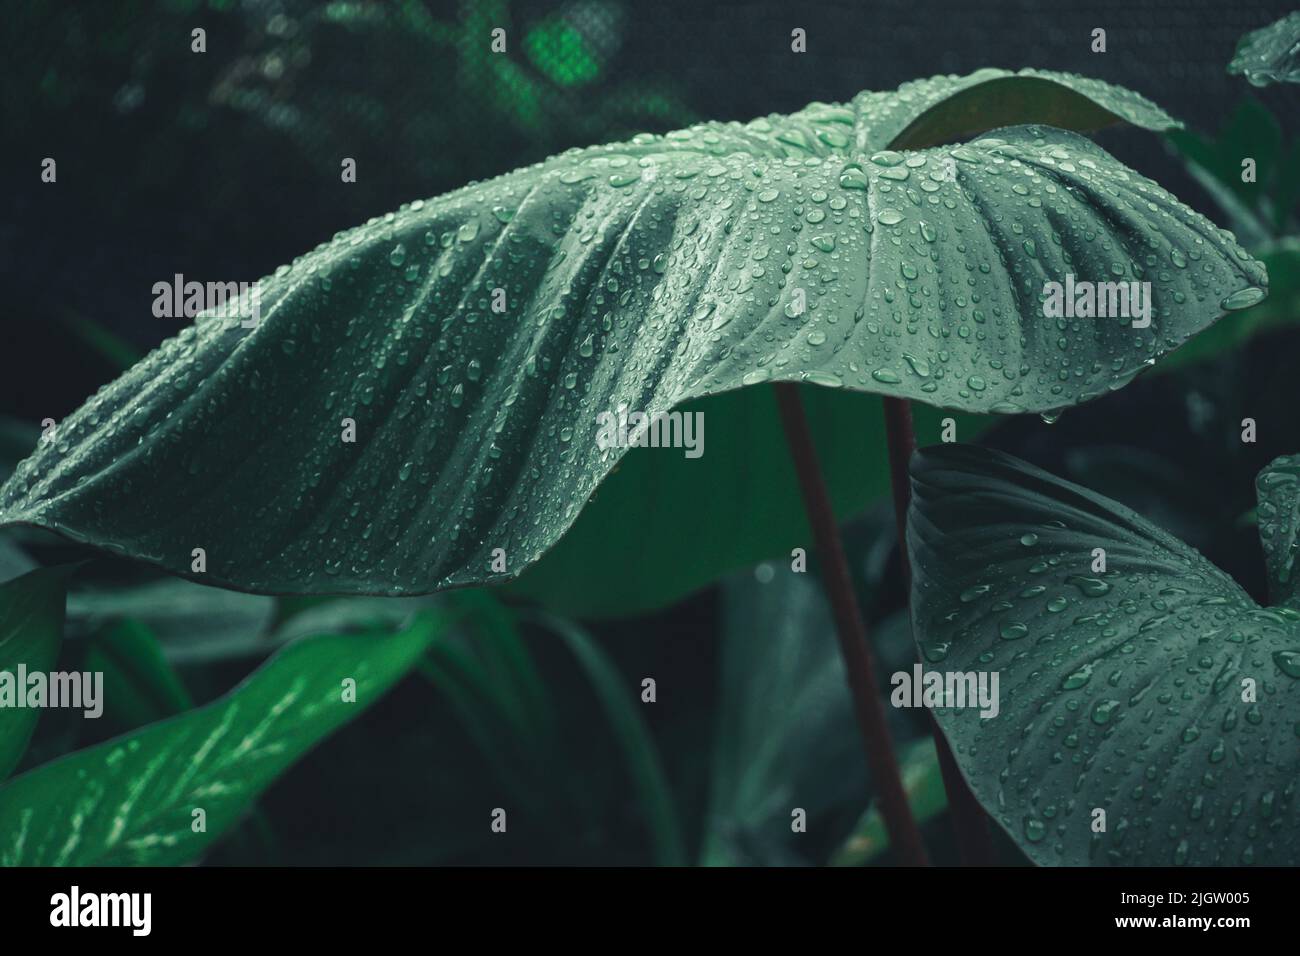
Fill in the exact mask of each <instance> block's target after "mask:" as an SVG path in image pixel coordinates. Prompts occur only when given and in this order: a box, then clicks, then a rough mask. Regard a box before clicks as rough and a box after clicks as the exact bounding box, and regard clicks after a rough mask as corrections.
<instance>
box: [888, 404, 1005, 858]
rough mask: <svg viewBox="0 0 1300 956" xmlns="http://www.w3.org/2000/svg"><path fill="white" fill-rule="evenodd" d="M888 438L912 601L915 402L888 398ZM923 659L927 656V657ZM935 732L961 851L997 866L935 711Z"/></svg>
mask: <svg viewBox="0 0 1300 956" xmlns="http://www.w3.org/2000/svg"><path fill="white" fill-rule="evenodd" d="M885 437H886V441H887V442H888V444H889V480H890V485H891V487H892V488H893V492H894V519H895V521H896V522H897V525H898V548H899V557H900V559H901V561H902V566H903V590H904V593H905V594H907V595H908V604H909V606H910V604H911V588H912V567H911V563H910V562H909V561H908V556H907V508H908V505H909V504H910V503H911V498H912V485H911V479H910V478H909V476H908V471H907V469H908V463H909V462H910V461H911V460H912V453H913V452H914V451H916V432H915V431H914V429H913V426H912V403H911V402H909V401H908V400H907V399H905V398H886V399H885ZM922 663H924V661H922ZM930 734H931V735H932V736H933V737H934V747H935V750H936V751H938V754H939V771H940V773H941V774H942V776H943V788H944V790H945V791H946V792H947V794H948V807H949V808H950V809H951V811H952V823H953V829H955V830H956V831H957V850H958V853H959V854H960V856H961V861H962V862H963V863H964V864H966V865H967V866H992V865H993V843H992V840H991V839H990V837H989V827H988V820H987V819H986V818H985V816H984V810H983V809H982V808H981V807H980V805H979V801H978V800H976V799H975V794H973V793H971V789H970V787H969V786H967V785H966V779H965V778H964V777H963V776H962V775H961V770H960V769H959V768H958V767H957V760H956V758H955V757H953V755H952V748H951V747H949V746H948V739H947V738H946V737H944V735H943V732H942V731H941V730H940V729H939V722H938V721H936V720H935V719H934V714H933V713H931V714H930Z"/></svg>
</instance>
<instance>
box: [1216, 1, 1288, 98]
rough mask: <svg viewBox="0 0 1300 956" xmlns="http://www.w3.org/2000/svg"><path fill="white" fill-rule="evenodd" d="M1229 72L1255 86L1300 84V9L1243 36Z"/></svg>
mask: <svg viewBox="0 0 1300 956" xmlns="http://www.w3.org/2000/svg"><path fill="white" fill-rule="evenodd" d="M1228 72H1229V73H1232V74H1238V75H1242V76H1245V77H1246V79H1247V80H1249V81H1250V82H1251V83H1252V84H1253V85H1254V86H1268V85H1269V84H1270V83H1300V10H1298V11H1296V12H1295V13H1289V14H1287V15H1286V16H1285V17H1283V18H1282V19H1281V20H1278V21H1277V22H1276V23H1270V24H1269V25H1268V26H1266V27H1261V28H1260V29H1258V30H1252V31H1251V32H1250V33H1247V34H1246V35H1245V36H1244V37H1242V38H1241V42H1240V43H1238V44H1237V52H1236V55H1234V56H1233V58H1232V62H1231V63H1229V64H1228Z"/></svg>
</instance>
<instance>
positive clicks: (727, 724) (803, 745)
mask: <svg viewBox="0 0 1300 956" xmlns="http://www.w3.org/2000/svg"><path fill="white" fill-rule="evenodd" d="M776 574H777V575H778V576H779V577H778V578H777V579H776V580H773V581H771V582H770V583H768V584H758V583H756V582H754V581H753V579H752V577H751V578H749V580H747V581H746V580H743V579H742V580H733V581H731V582H729V583H728V585H727V587H726V589H725V592H724V594H725V604H724V611H723V614H724V618H723V619H724V622H725V625H724V626H725V631H724V635H723V647H722V661H721V669H722V682H721V692H720V694H719V702H718V719H717V725H716V728H715V730H714V738H713V764H712V771H713V772H712V779H711V781H710V785H709V809H708V816H707V822H706V829H705V834H704V843H703V847H702V848H701V853H700V862H701V863H702V864H704V865H707V866H729V865H737V864H752V863H756V862H757V863H768V864H771V863H787V862H791V861H792V860H796V859H799V858H800V857H799V854H798V851H797V848H796V845H795V843H794V842H793V841H794V839H795V836H794V834H793V833H792V832H791V829H790V813H791V811H792V810H793V809H794V808H795V807H801V808H803V809H804V810H805V811H806V812H807V814H808V817H809V819H814V818H816V817H817V816H818V815H819V814H821V813H823V812H825V811H827V810H829V809H831V808H833V807H836V806H837V805H843V804H846V803H851V802H852V801H853V800H854V799H855V798H857V799H859V800H861V801H862V803H860V804H859V806H861V805H862V804H864V803H865V799H866V774H865V763H864V761H863V758H862V744H861V742H860V740H859V738H858V735H857V725H856V723H855V721H854V717H853V708H852V704H851V702H850V700H849V692H848V682H847V679H846V677H845V676H844V663H843V660H842V659H841V657H840V652H839V647H838V645H837V644H836V640H835V630H834V623H833V621H832V619H831V615H830V608H829V607H828V606H827V604H826V600H825V598H824V597H823V596H822V594H821V592H820V590H819V587H818V584H817V582H816V580H810V579H809V576H808V575H806V574H795V573H793V572H792V571H790V570H789V566H788V565H786V566H785V567H782V568H779V569H778V570H777V571H776ZM804 862H807V860H806V859H805V860H804Z"/></svg>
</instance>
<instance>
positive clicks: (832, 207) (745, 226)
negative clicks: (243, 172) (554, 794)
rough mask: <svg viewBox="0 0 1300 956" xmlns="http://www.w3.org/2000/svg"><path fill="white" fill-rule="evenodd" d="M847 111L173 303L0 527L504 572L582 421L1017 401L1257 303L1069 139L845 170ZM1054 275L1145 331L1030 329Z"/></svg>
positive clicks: (419, 218)
mask: <svg viewBox="0 0 1300 956" xmlns="http://www.w3.org/2000/svg"><path fill="white" fill-rule="evenodd" d="M857 121H858V118H857V117H856V116H855V114H854V113H853V111H852V110H850V109H844V108H839V107H814V108H810V110H807V111H804V112H803V113H801V114H798V115H797V116H796V117H791V118H790V119H789V120H788V121H785V122H786V123H787V124H788V125H785V126H783V125H782V121H780V120H779V119H772V120H762V121H758V122H756V123H752V124H749V125H746V126H739V125H736V124H731V125H720V124H715V125H710V126H706V127H701V128H698V129H694V130H687V131H682V132H680V133H677V134H669V135H668V136H666V137H651V136H644V137H638V138H637V139H635V140H633V141H632V142H630V143H627V144H622V145H617V146H607V147H597V148H593V149H588V150H585V151H575V152H571V153H567V154H564V155H562V156H559V157H556V158H555V159H552V160H550V161H548V162H546V163H543V164H541V165H538V166H535V167H531V168H528V169H524V170H521V171H519V172H516V173H513V174H510V175H508V176H505V177H502V178H500V179H496V180H492V181H490V182H487V183H483V184H478V185H474V186H471V187H469V188H466V189H464V190H461V191H459V192H456V193H452V194H450V195H448V196H445V197H442V198H440V199H437V200H434V201H431V202H417V203H412V204H410V205H409V206H408V207H404V208H403V209H401V210H400V211H399V212H397V213H394V214H390V215H388V216H385V217H383V218H381V219H376V220H374V221H372V222H370V223H368V224H366V225H365V226H362V227H360V228H358V229H355V230H352V231H350V232H347V233H344V234H342V235H340V236H338V237H336V238H335V240H334V241H333V242H331V243H329V244H327V245H324V246H322V247H320V248H319V249H317V250H316V251H314V252H313V253H311V254H310V255H307V256H305V257H303V258H301V259H299V260H297V261H295V262H294V263H293V264H292V265H291V266H287V267H284V268H282V269H281V270H279V272H277V274H276V275H275V276H274V277H273V278H271V279H269V280H266V281H265V282H263V284H262V289H261V317H260V323H259V324H258V325H257V326H256V328H253V329H246V328H243V327H241V325H240V324H239V323H238V322H232V321H229V320H224V319H218V318H214V317H200V318H199V320H198V321H197V324H196V325H195V326H194V327H192V328H188V329H186V330H185V331H184V332H182V333H181V334H180V335H179V336H178V337H176V338H174V339H171V340H169V341H168V342H166V343H164V345H163V346H161V347H160V348H159V349H158V350H156V351H155V352H153V353H152V354H151V355H149V356H148V357H147V358H146V359H144V360H143V361H142V362H141V363H140V364H139V365H137V366H136V367H135V368H133V369H132V370H131V371H129V372H128V373H127V374H126V375H124V376H123V377H122V378H121V379H119V380H118V381H116V382H114V383H113V384H112V385H110V386H108V387H107V388H105V389H104V390H102V391H101V392H100V393H99V394H98V395H96V396H95V397H94V398H93V399H91V400H90V401H89V402H88V403H87V404H86V405H85V406H84V407H83V408H82V409H80V410H79V411H78V412H77V413H75V414H74V415H73V416H71V417H70V418H69V419H68V420H66V421H65V422H63V423H61V424H60V426H59V428H58V434H57V437H56V439H55V440H54V441H51V442H45V443H43V444H42V445H41V447H40V448H39V449H38V451H37V452H36V454H35V455H33V456H32V457H31V458H29V459H28V460H27V461H26V462H24V463H23V464H22V465H21V466H20V467H19V469H18V470H17V472H16V473H15V474H14V476H13V477H12V478H11V480H10V481H9V482H8V483H7V484H6V485H5V487H4V488H3V489H0V523H18V522H22V523H30V524H35V525H40V526H44V527H48V528H52V529H54V530H56V531H59V532H61V533H63V534H65V535H67V536H69V537H72V538H75V539H78V540H83V541H86V542H88V543H90V544H94V545H98V546H101V547H107V548H110V549H113V550H116V551H118V552H119V553H124V554H127V555H129V556H132V557H136V558H140V559H144V560H147V561H151V562H153V563H156V564H159V565H162V566H163V567H165V568H167V569H169V570H171V571H173V572H177V573H181V574H186V575H193V576H196V577H198V578H199V579H200V580H203V581H205V582H207V583H215V584H222V585H227V586H232V587H238V588H243V589H248V590H255V591H270V592H280V593H319V592H341V591H351V592H368V593H385V594H401V593H412V592H423V591H429V590H433V589H436V588H439V587H446V586H454V585H461V584H470V583H476V582H481V581H484V580H492V579H504V578H507V577H510V576H513V575H516V574H518V573H519V572H520V571H521V570H523V569H524V568H525V567H526V566H527V565H529V564H531V563H532V562H534V561H536V560H537V558H538V557H539V556H540V555H541V554H542V553H543V552H545V551H546V550H547V549H548V548H550V547H551V546H552V545H554V543H555V542H556V541H557V540H558V539H559V538H560V536H561V535H562V534H563V533H564V532H565V531H566V530H567V529H568V528H569V526H570V525H571V524H572V523H573V521H574V519H575V518H576V517H577V515H578V512H579V511H580V510H581V508H582V507H583V505H584V504H585V502H586V501H587V500H588V498H589V497H590V495H591V494H592V493H593V492H594V491H595V489H596V488H597V486H598V485H599V483H600V482H601V481H602V480H603V479H604V478H605V477H606V476H607V475H608V474H609V473H610V471H611V470H612V469H613V468H614V467H615V466H616V465H617V464H618V462H619V460H620V458H621V457H622V456H623V455H624V454H625V453H626V451H627V449H625V448H623V447H602V443H600V442H598V437H599V436H600V432H601V424H600V420H599V416H601V415H602V413H606V412H610V413H617V412H618V411H619V410H620V409H623V408H626V409H627V410H629V411H631V412H645V413H649V414H654V413H656V412H662V411H667V410H669V409H671V408H673V407H675V406H678V405H679V404H681V403H683V402H686V401H689V400H691V399H694V398H699V397H702V396H706V395H711V394H716V393H721V392H726V391H730V390H734V389H737V388H741V387H743V386H749V385H757V384H759V383H762V382H768V381H777V380H788V381H807V382H810V383H814V384H817V385H823V386H828V387H840V388H845V389H853V390H858V391H865V392H876V393H882V394H888V395H898V396H904V397H907V398H915V399H920V400H923V401H926V402H929V403H932V404H935V405H939V406H944V407H952V408H961V409H966V410H969V411H1000V412H1021V411H1043V410H1047V409H1054V408H1058V407H1061V406H1065V405H1070V404H1074V403H1077V402H1080V401H1084V400H1087V399H1089V398H1092V397H1095V396H1097V395H1101V394H1104V393H1106V392H1108V391H1110V390H1112V389H1115V388H1118V387H1120V386H1122V385H1123V384H1124V383H1125V382H1127V381H1128V380H1129V379H1131V378H1132V377H1133V376H1134V375H1136V374H1137V373H1138V372H1139V371H1140V370H1141V369H1142V368H1143V367H1144V366H1145V365H1147V364H1149V363H1150V362H1152V361H1153V360H1154V359H1155V358H1156V357H1157V356H1159V355H1160V354H1162V353H1164V352H1166V351H1168V350H1169V349H1172V348H1174V347H1176V346H1177V345H1179V344H1180V343H1181V342H1183V341H1184V340H1185V339H1187V338H1188V337H1189V336H1191V335H1192V334H1194V333H1195V332H1196V331H1198V330H1200V329H1201V328H1203V327H1205V326H1206V325H1208V324H1209V323H1211V322H1212V321H1213V320H1214V319H1215V318H1217V317H1218V316H1219V315H1221V314H1222V313H1223V311H1224V310H1225V309H1228V308H1230V307H1232V306H1233V305H1238V304H1241V305H1244V304H1248V303H1250V302H1253V301H1257V300H1258V299H1259V298H1260V297H1262V295H1263V286H1264V285H1265V282H1266V278H1265V275H1264V270H1263V267H1262V266H1260V265H1259V264H1258V263H1257V262H1255V261H1254V260H1253V259H1251V258H1250V257H1249V255H1248V254H1247V253H1245V252H1244V251H1242V250H1241V249H1240V247H1239V246H1238V245H1237V244H1236V242H1235V241H1234V240H1233V239H1232V237H1231V236H1230V235H1229V234H1227V233H1224V232H1222V231H1221V230H1219V229H1218V228H1216V227H1215V226H1214V225H1213V224H1212V223H1210V222H1209V221H1208V220H1206V219H1204V218H1203V217H1201V216H1199V215H1197V214H1195V213H1193V212H1192V211H1191V210H1189V209H1187V208H1186V207H1185V206H1183V205H1181V204H1180V203H1178V202H1177V200H1176V199H1174V197H1172V196H1171V195H1170V194H1169V193H1168V192H1166V191H1165V190H1164V189H1162V188H1161V187H1159V186H1157V185H1156V184H1154V183H1152V182H1151V181H1149V180H1147V179H1145V178H1143V177H1142V176H1140V175H1138V174H1137V173H1135V172H1133V171H1132V170H1129V169H1127V168H1126V167H1124V166H1123V165H1121V164H1120V163H1119V162H1117V161H1116V160H1115V159H1113V158H1112V157H1111V156H1109V155H1108V154H1107V153H1105V152H1104V151H1102V150H1101V149H1099V148H1098V147H1096V146H1095V145H1093V144H1092V143H1091V142H1090V141H1088V140H1086V139H1084V138H1082V137H1079V136H1077V135H1075V134H1072V133H1067V132H1064V131H1061V130H1056V129H1052V128H1046V127H1027V126H1026V127H1015V128H1010V129H1005V130H1001V131H997V132H996V133H994V134H993V135H991V136H989V137H986V138H983V139H979V140H976V141H974V142H971V143H966V144H962V145H957V146H940V147H936V148H931V149H925V150H918V151H913V152H905V153H900V152H893V151H888V150H886V151H883V152H875V153H871V154H866V153H859V152H855V151H854V147H853V145H852V144H853V142H854V138H853V135H852V134H853V132H854V129H855V123H856V122H857ZM823 134H824V135H823ZM1067 275H1073V276H1074V278H1075V280H1083V281H1091V282H1148V283H1150V286H1149V289H1150V296H1151V298H1150V305H1151V310H1150V316H1151V322H1150V325H1149V327H1145V328H1134V327H1133V326H1132V324H1131V322H1130V320H1129V319H1128V318H1126V317H1111V318H1107V319H1093V318H1075V319H1056V318H1045V317H1044V309H1043V295H1044V286H1045V283H1046V282H1048V281H1057V282H1063V281H1065V280H1066V277H1067ZM345 420H346V421H345ZM349 423H351V424H349ZM723 425H725V423H722V425H715V426H714V427H723ZM349 427H353V428H354V432H353V433H352V434H353V437H355V441H348V440H346V439H347V437H348V431H347V430H348V428H349ZM707 436H708V433H707V431H706V432H705V436H704V437H705V439H706V441H705V444H704V447H703V450H704V453H705V454H707ZM684 451H685V450H684V449H665V448H658V449H649V450H639V451H638V452H637V453H640V454H659V455H662V454H683V453H684ZM628 520H629V521H635V520H636V516H635V515H629V516H628ZM200 548H201V549H203V558H204V560H205V561H206V567H205V570H204V571H203V572H202V573H201V574H200V573H196V572H195V571H193V570H192V569H193V568H195V567H197V566H198V565H196V564H195V563H194V562H195V561H196V560H197V558H196V557H195V549H200ZM498 549H500V550H498ZM503 568H504V570H502V569H503Z"/></svg>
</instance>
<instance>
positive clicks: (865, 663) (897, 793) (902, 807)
mask: <svg viewBox="0 0 1300 956" xmlns="http://www.w3.org/2000/svg"><path fill="white" fill-rule="evenodd" d="M773 388H774V389H775V391H776V400H777V406H778V408H779V409H780V413H781V424H782V426H784V428H785V437H786V441H787V442H788V443H789V445H790V456H791V458H792V459H793V460H794V466H795V470H796V472H797V473H798V476H799V487H800V489H801V490H802V492H803V499H804V508H805V510H806V511H807V513H808V524H809V525H810V526H811V527H812V532H813V543H814V544H815V546H816V548H817V553H818V554H819V555H820V557H821V561H822V569H823V573H824V577H825V581H824V583H825V585H826V590H827V593H828V596H829V597H830V602H831V608H832V610H833V611H834V614H835V633H836V636H837V637H838V638H839V644H840V654H841V655H842V656H843V658H844V669H845V671H846V673H847V676H848V682H849V693H850V695H851V696H852V698H853V709H854V712H855V713H856V715H857V719H858V729H859V731H860V732H861V734H862V741H863V743H864V744H865V746H866V752H867V766H868V767H869V768H870V770H871V776H872V778H873V779H874V780H875V783H876V788H877V791H878V796H879V800H880V812H881V816H883V817H884V820H885V828H886V829H887V830H888V831H889V840H890V845H891V846H892V847H894V849H895V852H896V853H897V854H898V858H899V860H900V861H901V862H902V863H904V864H906V865H908V866H925V865H926V864H927V863H928V859H927V857H926V853H925V845H924V844H923V843H922V842H921V833H920V831H919V830H918V829H917V827H916V820H915V819H913V817H912V809H911V807H910V806H909V805H908V802H907V794H906V792H905V791H904V789H903V780H902V777H901V776H900V774H899V771H898V759H897V757H896V756H895V754H894V746H893V743H892V742H891V741H890V739H889V730H888V727H887V726H886V723H885V708H884V705H883V704H882V703H881V701H880V694H879V692H878V690H877V688H878V687H879V685H878V684H877V682H876V668H875V662H874V661H873V659H872V652H871V645H870V644H869V643H868V641H867V627H866V623H865V622H864V620H863V617H862V612H861V610H860V609H859V608H858V601H857V598H856V597H855V596H854V593H853V582H852V579H851V578H850V576H849V565H848V561H847V559H846V558H845V556H844V546H843V544H842V543H841V542H840V533H839V529H838V528H837V527H836V525H835V513H834V512H833V511H832V509H831V502H830V496H829V495H828V494H827V491H826V483H825V481H824V480H823V478H822V470H821V465H820V464H819V463H818V460H817V449H816V448H815V447H814V445H813V441H812V434H811V433H810V432H809V430H808V419H807V417H806V416H805V415H804V410H803V400H802V399H801V398H800V396H799V386H798V385H796V384H794V383H792V382H778V383H775V384H774V386H773Z"/></svg>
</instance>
